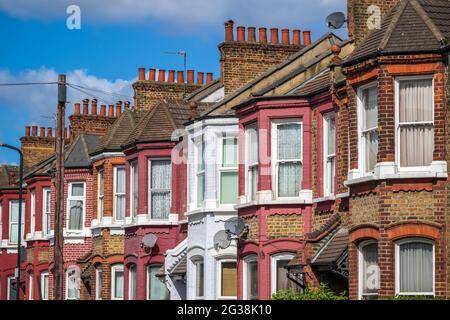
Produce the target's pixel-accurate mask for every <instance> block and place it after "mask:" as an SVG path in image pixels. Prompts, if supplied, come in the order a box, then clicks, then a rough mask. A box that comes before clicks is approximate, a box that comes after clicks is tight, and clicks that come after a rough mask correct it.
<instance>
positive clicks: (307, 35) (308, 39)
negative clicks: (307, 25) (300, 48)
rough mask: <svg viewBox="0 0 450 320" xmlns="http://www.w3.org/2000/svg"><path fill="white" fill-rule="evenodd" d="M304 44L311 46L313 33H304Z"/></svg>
mask: <svg viewBox="0 0 450 320" xmlns="http://www.w3.org/2000/svg"><path fill="white" fill-rule="evenodd" d="M303 43H304V44H305V46H309V45H310V44H311V31H303Z"/></svg>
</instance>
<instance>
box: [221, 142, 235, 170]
mask: <svg viewBox="0 0 450 320" xmlns="http://www.w3.org/2000/svg"><path fill="white" fill-rule="evenodd" d="M237 166H238V143H237V138H233V139H223V146H222V167H224V168H230V167H231V168H236V167H237Z"/></svg>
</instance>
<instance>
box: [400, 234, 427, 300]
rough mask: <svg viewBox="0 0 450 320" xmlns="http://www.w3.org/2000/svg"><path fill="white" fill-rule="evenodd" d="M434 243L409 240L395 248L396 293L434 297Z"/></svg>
mask: <svg viewBox="0 0 450 320" xmlns="http://www.w3.org/2000/svg"><path fill="white" fill-rule="evenodd" d="M434 265H435V262H434V242H433V241H431V240H427V239H420V238H417V239H416V238H410V239H405V240H402V241H399V242H397V243H396V246H395V269H396V277H395V279H396V293H397V294H399V295H434Z"/></svg>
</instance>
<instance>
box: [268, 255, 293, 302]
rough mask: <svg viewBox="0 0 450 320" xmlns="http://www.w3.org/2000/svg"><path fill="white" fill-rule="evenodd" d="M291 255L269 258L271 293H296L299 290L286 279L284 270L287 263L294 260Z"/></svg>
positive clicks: (286, 275)
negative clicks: (289, 291) (288, 291)
mask: <svg viewBox="0 0 450 320" xmlns="http://www.w3.org/2000/svg"><path fill="white" fill-rule="evenodd" d="M294 256H295V255H294V254H293V253H279V254H276V255H273V256H272V257H271V264H270V265H271V270H270V277H271V293H272V294H274V293H277V292H279V291H287V290H292V291H294V292H298V291H299V290H300V288H299V287H298V285H296V284H295V283H294V282H293V281H291V280H290V279H289V278H288V271H287V269H286V267H287V265H288V263H289V262H290V261H291V260H292V259H293V258H294Z"/></svg>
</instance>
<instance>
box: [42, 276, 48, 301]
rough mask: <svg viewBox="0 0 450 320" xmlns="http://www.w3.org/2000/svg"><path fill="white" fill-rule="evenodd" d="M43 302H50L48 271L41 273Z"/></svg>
mask: <svg viewBox="0 0 450 320" xmlns="http://www.w3.org/2000/svg"><path fill="white" fill-rule="evenodd" d="M41 300H48V271H44V272H41Z"/></svg>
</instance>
